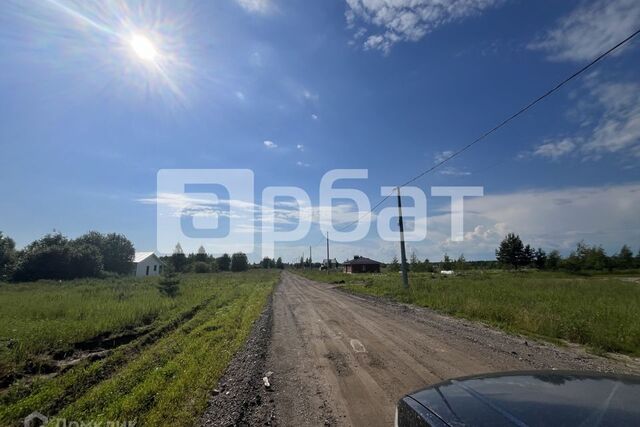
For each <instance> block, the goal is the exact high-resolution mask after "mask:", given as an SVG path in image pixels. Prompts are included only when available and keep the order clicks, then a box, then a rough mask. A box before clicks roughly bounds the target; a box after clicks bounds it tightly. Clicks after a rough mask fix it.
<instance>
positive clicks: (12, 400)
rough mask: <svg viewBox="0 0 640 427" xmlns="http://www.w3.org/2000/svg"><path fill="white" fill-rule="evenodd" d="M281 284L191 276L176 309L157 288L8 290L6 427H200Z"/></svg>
mask: <svg viewBox="0 0 640 427" xmlns="http://www.w3.org/2000/svg"><path fill="white" fill-rule="evenodd" d="M278 277H279V276H278V273H277V272H275V271H265V270H254V271H249V272H246V273H218V274H199V275H185V276H182V277H181V284H180V294H179V295H178V296H177V297H176V298H174V299H172V298H168V297H166V296H162V295H161V294H160V292H159V291H158V290H157V288H156V286H155V285H156V283H157V280H158V279H157V278H149V279H132V278H128V279H114V280H77V281H71V282H65V283H56V282H37V283H25V284H1V285H0V378H4V379H5V381H4V383H5V384H4V385H3V388H2V389H0V425H3V426H4V425H21V424H20V423H21V419H22V418H23V417H25V416H26V415H28V414H29V413H31V412H32V411H35V410H38V411H40V412H41V413H43V414H46V415H47V416H49V417H56V418H65V419H67V420H69V421H71V420H73V421H105V422H106V421H120V422H122V421H128V420H129V421H131V420H136V421H137V425H138V426H140V425H179V426H191V425H194V424H196V423H197V420H198V418H199V416H200V415H201V414H202V413H203V411H204V410H205V409H206V403H207V396H208V393H210V391H211V390H212V389H213V388H215V385H216V384H217V381H218V379H219V378H220V376H221V374H222V372H223V371H224V369H225V368H226V366H227V364H228V363H229V361H230V360H231V358H232V357H233V355H234V354H235V352H236V351H237V350H238V349H239V348H240V347H241V346H242V344H243V343H244V341H245V339H246V337H247V335H248V333H249V331H250V328H251V325H252V323H253V321H254V320H255V319H257V317H258V316H259V314H260V312H261V311H262V308H263V307H264V304H265V302H266V299H267V297H268V295H269V294H270V293H271V291H272V289H273V286H274V285H275V283H277V280H278ZM105 349H106V351H104V350H105ZM88 356H92V357H88ZM93 356H95V357H93ZM68 362H71V363H68Z"/></svg>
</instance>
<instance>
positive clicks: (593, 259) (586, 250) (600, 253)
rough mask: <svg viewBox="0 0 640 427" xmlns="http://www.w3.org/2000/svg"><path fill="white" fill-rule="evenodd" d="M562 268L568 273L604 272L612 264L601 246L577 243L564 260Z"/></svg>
mask: <svg viewBox="0 0 640 427" xmlns="http://www.w3.org/2000/svg"><path fill="white" fill-rule="evenodd" d="M563 267H564V268H566V269H567V270H570V271H579V270H605V269H608V268H611V267H612V263H611V260H610V259H609V257H608V256H607V254H606V253H605V251H604V249H603V248H602V246H589V245H587V244H586V243H584V242H579V243H578V244H577V245H576V249H575V250H574V251H573V252H571V254H570V255H569V256H568V257H567V259H565V260H564V262H563Z"/></svg>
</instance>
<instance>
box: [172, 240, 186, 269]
mask: <svg viewBox="0 0 640 427" xmlns="http://www.w3.org/2000/svg"><path fill="white" fill-rule="evenodd" d="M171 265H173V270H174V271H176V272H178V273H181V272H183V271H184V270H185V268H186V266H187V257H186V256H185V254H184V251H183V250H182V246H181V245H180V243H178V244H176V248H175V249H174V250H173V254H172V255H171Z"/></svg>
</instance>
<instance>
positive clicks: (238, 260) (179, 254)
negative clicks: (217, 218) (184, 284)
mask: <svg viewBox="0 0 640 427" xmlns="http://www.w3.org/2000/svg"><path fill="white" fill-rule="evenodd" d="M160 259H162V261H163V262H164V263H165V265H167V266H169V268H170V269H171V270H173V271H174V272H176V273H215V272H218V271H234V272H239V271H246V270H248V269H249V259H248V258H247V255H246V254H245V253H243V252H236V253H234V254H232V255H231V256H229V254H226V253H225V254H222V256H219V257H214V256H212V255H209V254H207V251H206V250H205V248H204V247H203V246H200V248H198V251H197V252H196V253H190V254H188V255H187V254H185V253H184V251H183V250H182V246H181V245H180V243H178V244H177V245H176V247H175V249H174V250H173V254H171V255H169V256H164V257H161V258H160ZM280 262H282V260H280Z"/></svg>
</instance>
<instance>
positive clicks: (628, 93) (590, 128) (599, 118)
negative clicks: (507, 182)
mask: <svg viewBox="0 0 640 427" xmlns="http://www.w3.org/2000/svg"><path fill="white" fill-rule="evenodd" d="M578 98H579V104H578V107H577V108H578V112H577V113H574V114H578V115H581V116H584V117H587V118H586V119H584V123H583V126H582V127H581V129H580V131H579V132H578V133H577V134H576V135H575V136H572V137H564V138H559V140H558V141H551V142H545V143H544V144H542V145H539V146H537V147H536V148H535V149H534V151H533V154H534V155H536V156H540V157H547V158H549V159H553V160H557V159H559V158H560V157H563V156H565V155H568V154H570V153H576V154H578V155H580V156H581V157H582V158H583V159H584V160H598V159H600V158H601V157H602V156H603V155H605V154H612V153H617V154H623V155H625V156H627V157H629V156H631V157H636V158H640V83H630V82H602V81H600V79H599V78H598V77H597V76H590V77H589V78H588V79H587V81H586V83H585V86H584V88H583V93H580V96H579V97H578ZM582 109H583V110H584V111H580V110H582Z"/></svg>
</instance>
